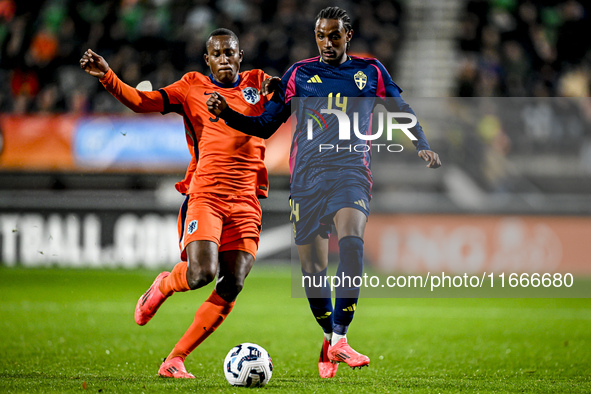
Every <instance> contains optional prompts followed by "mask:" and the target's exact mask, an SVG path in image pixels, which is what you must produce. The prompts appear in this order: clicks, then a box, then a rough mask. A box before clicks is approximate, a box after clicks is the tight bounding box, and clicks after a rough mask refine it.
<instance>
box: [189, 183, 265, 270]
mask: <svg viewBox="0 0 591 394" xmlns="http://www.w3.org/2000/svg"><path fill="white" fill-rule="evenodd" d="M261 216H262V211H261V205H260V204H259V200H258V198H257V197H256V196H255V195H247V196H231V195H221V194H214V193H192V194H188V195H187V198H186V199H185V202H184V203H183V205H182V207H181V210H180V212H179V220H178V229H179V240H180V242H179V246H180V249H181V260H183V261H187V254H186V251H185V248H186V247H187V245H188V244H189V243H191V242H193V241H212V242H215V243H216V244H217V245H218V248H219V249H218V250H219V251H220V252H225V251H228V250H242V251H244V252H247V253H250V254H251V255H252V256H253V257H255V258H256V254H257V249H258V246H259V234H260V232H261Z"/></svg>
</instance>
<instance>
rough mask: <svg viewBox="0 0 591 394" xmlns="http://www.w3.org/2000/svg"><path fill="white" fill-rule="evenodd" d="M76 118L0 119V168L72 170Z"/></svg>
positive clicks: (14, 117) (5, 116) (5, 117)
mask: <svg viewBox="0 0 591 394" xmlns="http://www.w3.org/2000/svg"><path fill="white" fill-rule="evenodd" d="M76 118H77V117H75V116H67V115H46V116H43V115H41V116H8V115H3V116H0V132H1V133H2V139H3V144H2V150H1V152H0V168H2V169H11V170H33V171H35V170H71V169H74V168H75V166H74V158H73V155H72V140H73V134H74V123H75V121H76Z"/></svg>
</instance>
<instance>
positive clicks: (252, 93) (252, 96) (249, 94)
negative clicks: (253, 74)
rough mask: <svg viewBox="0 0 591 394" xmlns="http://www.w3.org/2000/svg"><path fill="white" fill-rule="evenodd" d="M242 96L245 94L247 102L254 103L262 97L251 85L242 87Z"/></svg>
mask: <svg viewBox="0 0 591 394" xmlns="http://www.w3.org/2000/svg"><path fill="white" fill-rule="evenodd" d="M242 96H244V99H245V100H246V102H247V103H249V104H252V105H255V104H256V103H258V102H259V100H260V99H261V98H260V97H259V92H258V91H257V90H256V89H255V88H251V87H248V88H244V89H242Z"/></svg>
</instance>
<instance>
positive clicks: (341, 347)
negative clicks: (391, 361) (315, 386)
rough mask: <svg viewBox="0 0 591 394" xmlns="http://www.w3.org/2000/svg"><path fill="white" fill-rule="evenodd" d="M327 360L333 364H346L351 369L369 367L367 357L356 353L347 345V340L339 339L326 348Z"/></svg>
mask: <svg viewBox="0 0 591 394" xmlns="http://www.w3.org/2000/svg"><path fill="white" fill-rule="evenodd" d="M328 359H329V360H331V361H334V362H339V363H340V362H344V363H347V365H348V366H350V367H351V368H361V367H364V366H366V365H369V357H367V356H365V355H363V354H361V353H357V352H356V351H355V350H353V349H352V348H351V346H349V344H348V343H347V338H341V339H339V341H338V342H337V343H336V344H335V345H334V346H331V347H329V348H328Z"/></svg>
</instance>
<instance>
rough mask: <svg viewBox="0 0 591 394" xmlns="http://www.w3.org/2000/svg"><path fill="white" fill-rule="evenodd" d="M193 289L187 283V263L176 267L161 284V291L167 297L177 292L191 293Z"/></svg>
mask: <svg viewBox="0 0 591 394" xmlns="http://www.w3.org/2000/svg"><path fill="white" fill-rule="evenodd" d="M189 290H191V288H190V287H189V284H188V283H187V262H186V261H181V262H180V263H178V264H177V265H175V266H174V268H173V269H172V272H171V273H170V275H168V276H167V277H166V278H164V279H162V281H161V282H160V291H161V292H162V294H164V295H165V296H170V295H172V293H174V292H175V291H180V292H182V291H189Z"/></svg>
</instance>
